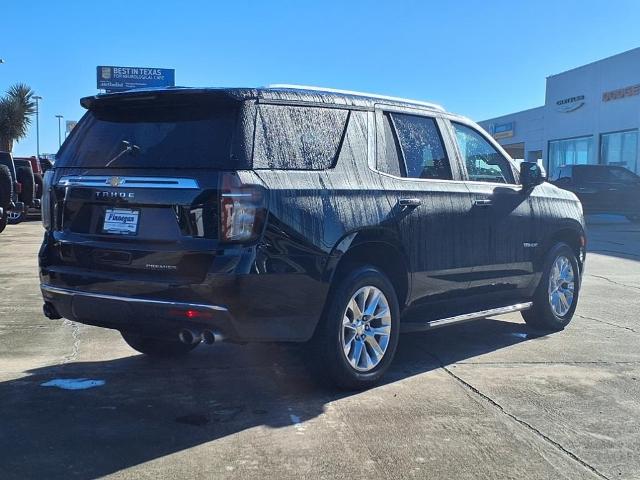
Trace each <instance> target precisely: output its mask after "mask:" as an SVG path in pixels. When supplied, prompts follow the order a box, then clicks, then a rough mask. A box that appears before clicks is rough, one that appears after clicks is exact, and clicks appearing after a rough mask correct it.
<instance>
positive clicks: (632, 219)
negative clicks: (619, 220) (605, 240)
mask: <svg viewBox="0 0 640 480" xmlns="http://www.w3.org/2000/svg"><path fill="white" fill-rule="evenodd" d="M626 217H627V220H629V221H630V222H631V223H640V214H638V215H627V216H626Z"/></svg>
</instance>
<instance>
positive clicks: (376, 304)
mask: <svg viewBox="0 0 640 480" xmlns="http://www.w3.org/2000/svg"><path fill="white" fill-rule="evenodd" d="M390 335H391V310H390V308H389V302H388V300H387V297H385V295H384V293H383V292H382V290H380V289H379V288H377V287H374V286H366V287H362V288H360V289H359V290H358V291H357V292H355V293H354V294H353V296H352V297H351V300H349V302H348V303H347V307H346V309H345V311H344V315H343V319H342V329H341V333H340V340H341V345H342V351H343V353H344V356H345V358H346V359H347V362H349V364H350V365H351V367H352V368H354V369H355V370H357V371H359V372H369V371H371V370H373V369H374V368H375V367H376V366H378V365H379V364H380V362H381V361H382V358H383V357H384V354H385V352H386V351H387V347H388V345H389V338H390Z"/></svg>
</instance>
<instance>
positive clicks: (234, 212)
mask: <svg viewBox="0 0 640 480" xmlns="http://www.w3.org/2000/svg"><path fill="white" fill-rule="evenodd" d="M264 201H265V199H264V189H263V188H262V187H261V186H259V185H244V184H243V183H242V182H241V181H240V179H239V178H238V176H237V175H235V174H231V173H224V174H222V177H221V181H220V240H221V241H223V242H251V241H253V240H256V239H257V238H258V237H259V236H260V233H261V232H262V227H263V225H264V219H265V215H266V209H265V204H264Z"/></svg>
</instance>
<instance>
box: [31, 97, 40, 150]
mask: <svg viewBox="0 0 640 480" xmlns="http://www.w3.org/2000/svg"><path fill="white" fill-rule="evenodd" d="M33 99H34V100H35V101H36V156H37V158H38V160H40V104H39V103H38V102H39V101H40V100H42V97H41V96H40V95H34V96H33Z"/></svg>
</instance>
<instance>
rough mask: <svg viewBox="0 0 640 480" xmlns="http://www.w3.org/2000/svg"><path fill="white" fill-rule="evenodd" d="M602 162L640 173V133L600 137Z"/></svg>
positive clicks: (631, 132) (604, 134) (615, 133)
mask: <svg viewBox="0 0 640 480" xmlns="http://www.w3.org/2000/svg"><path fill="white" fill-rule="evenodd" d="M600 162H601V163H604V164H605V165H618V166H620V167H625V168H627V169H629V170H631V171H632V172H637V171H638V131H637V130H631V131H626V132H614V133H603V134H602V135H601V136H600Z"/></svg>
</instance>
